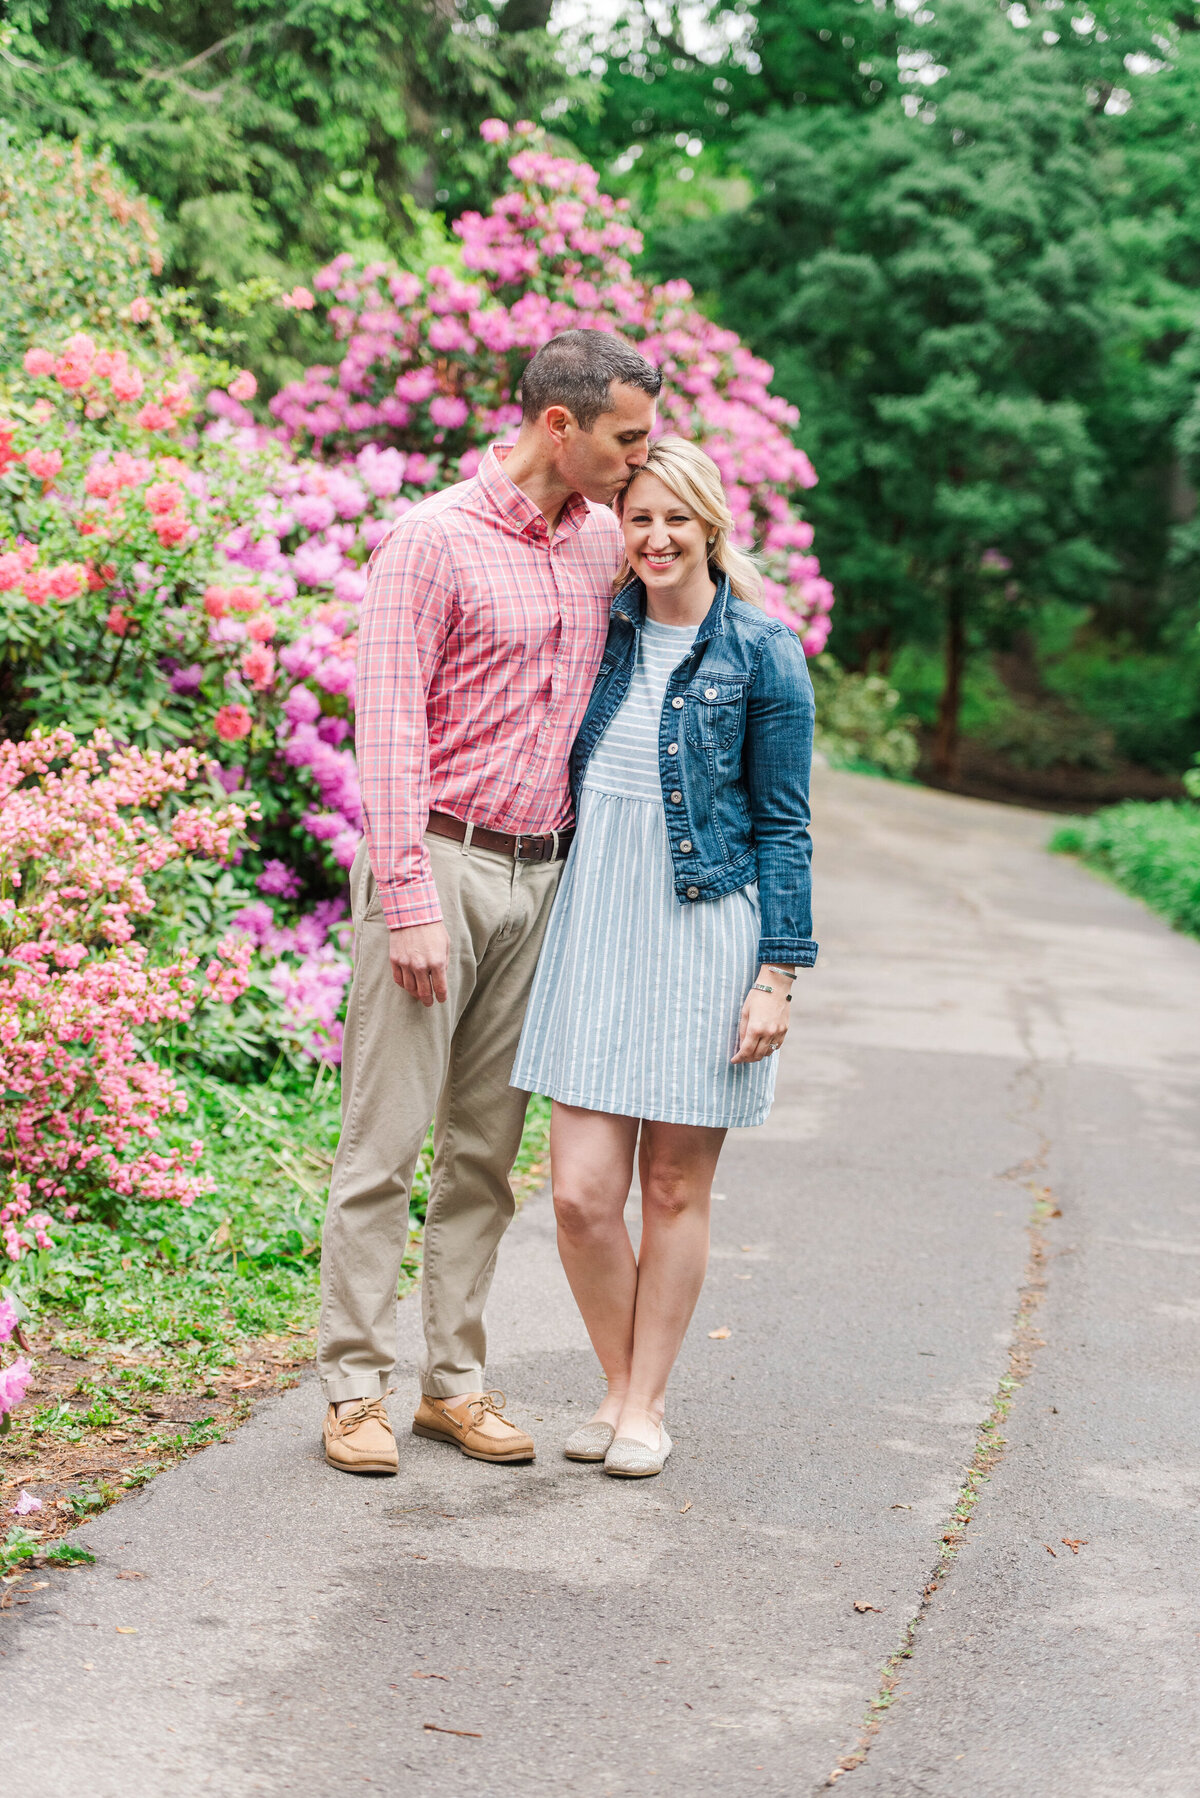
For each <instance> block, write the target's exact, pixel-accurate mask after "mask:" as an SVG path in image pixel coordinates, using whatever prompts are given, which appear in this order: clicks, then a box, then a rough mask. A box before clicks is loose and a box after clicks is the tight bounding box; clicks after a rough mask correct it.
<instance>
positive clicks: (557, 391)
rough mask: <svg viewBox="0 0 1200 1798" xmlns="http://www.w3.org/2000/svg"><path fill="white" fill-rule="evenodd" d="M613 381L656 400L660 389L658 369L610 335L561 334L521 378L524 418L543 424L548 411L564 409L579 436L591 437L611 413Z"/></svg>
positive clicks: (542, 349) (600, 332)
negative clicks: (582, 433) (587, 433)
mask: <svg viewBox="0 0 1200 1798" xmlns="http://www.w3.org/2000/svg"><path fill="white" fill-rule="evenodd" d="M614 381H620V382H623V383H624V385H625V386H626V387H640V388H641V390H642V392H643V393H648V394H650V395H651V396H652V397H657V395H658V391H659V389H660V387H661V386H662V376H661V375H660V374H659V372H658V370H657V369H656V368H655V366H654V364H653V363H652V362H647V360H646V358H645V357H644V356H639V354H638V352H637V351H636V350H635V349H631V348H630V346H629V344H627V343H623V342H622V341H621V339H620V338H619V337H614V336H613V334H612V332H611V331H560V332H559V334H558V336H557V337H552V338H551V339H550V341H549V343H547V344H543V345H542V348H541V349H540V350H539V351H538V353H537V355H536V356H535V357H534V358H533V361H532V362H530V363H529V364H528V366H527V367H526V369H525V373H524V374H523V375H522V376H521V385H520V389H519V393H520V400H521V417H522V418H523V419H526V420H529V419H535V418H540V417H541V416H542V413H543V412H544V411H545V410H546V407H547V406H565V407H566V408H567V411H568V412H570V413H571V414H572V416H573V417H574V419H575V422H576V424H577V425H578V426H579V428H580V430H582V431H590V430H591V428H592V426H593V425H594V424H595V422H596V420H597V419H598V418H599V416H600V414H601V413H602V412H608V411H610V410H611V407H612V385H613V382H614Z"/></svg>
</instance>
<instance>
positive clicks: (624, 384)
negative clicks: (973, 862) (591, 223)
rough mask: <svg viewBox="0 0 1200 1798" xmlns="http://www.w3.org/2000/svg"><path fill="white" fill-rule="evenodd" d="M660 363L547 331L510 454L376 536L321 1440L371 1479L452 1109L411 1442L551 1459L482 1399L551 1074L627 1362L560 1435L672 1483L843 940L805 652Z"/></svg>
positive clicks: (382, 1447) (561, 1152)
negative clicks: (753, 1189) (830, 928)
mask: <svg viewBox="0 0 1200 1798" xmlns="http://www.w3.org/2000/svg"><path fill="white" fill-rule="evenodd" d="M660 386H661V377H660V375H659V373H658V370H657V369H655V368H654V367H653V366H652V365H651V364H650V363H649V362H647V361H646V360H645V359H644V358H643V357H642V356H640V355H639V354H638V353H637V352H636V351H635V350H633V349H631V348H630V347H629V346H628V345H626V344H624V343H622V342H621V341H620V339H618V338H616V337H613V336H610V335H608V334H607V333H604V332H599V331H567V332H564V333H563V334H562V335H561V336H559V337H555V338H553V339H552V340H551V341H550V342H549V343H548V344H547V345H546V346H545V347H544V348H543V349H542V350H540V351H539V352H538V354H537V355H536V356H535V357H534V358H533V360H532V362H530V363H529V365H528V367H527V368H526V370H525V373H524V375H523V377H522V380H521V388H520V399H521V411H522V421H521V427H520V431H519V433H518V436H517V440H516V442H515V443H514V444H512V445H511V446H508V447H504V446H499V445H497V446H495V447H493V448H492V449H490V450H489V451H488V453H487V455H486V456H485V457H484V460H483V463H482V465H481V467H480V470H479V473H478V474H477V476H476V477H475V478H474V479H473V480H470V481H465V482H461V483H460V484H459V485H457V486H454V487H451V488H448V489H447V490H446V491H445V492H443V493H439V494H437V495H434V496H433V497H431V498H429V499H427V500H424V501H423V502H422V503H421V504H420V505H418V506H416V507H415V508H414V509H413V510H412V511H410V512H408V513H407V514H406V515H405V516H404V518H403V519H402V520H401V522H400V523H399V524H398V525H397V526H396V528H395V529H394V530H393V531H392V532H391V534H390V535H389V536H388V538H387V539H386V541H385V542H384V543H383V544H382V545H381V546H380V547H379V549H378V550H377V551H376V553H375V556H374V558H373V561H372V566H371V571H370V580H369V584H368V590H367V595H366V599H365V601H364V604H363V611H362V622H361V628H360V633H359V651H358V654H359V661H358V702H357V705H358V722H357V747H358V758H359V768H360V777H361V783H362V793H363V805H364V811H365V817H366V840H365V842H364V844H363V845H362V846H361V847H360V849H359V852H358V856H357V858H356V860H355V863H354V868H353V870H352V873H351V886H352V902H353V912H354V982H353V986H352V988H351V993H350V1002H349V1009H348V1014H347V1019H346V1031H345V1055H344V1066H343V1121H342V1134H341V1140H340V1142H339V1145H338V1151H337V1158H336V1161H335V1164H334V1170H333V1178H332V1183H331V1188H330V1198H329V1212H328V1217H327V1221H326V1227H325V1238H324V1249H323V1255H322V1316H321V1328H320V1339H319V1348H318V1367H319V1371H320V1374H321V1379H322V1384H323V1387H324V1391H325V1396H326V1398H327V1399H328V1400H329V1409H328V1412H327V1415H326V1419H325V1426H324V1441H325V1454H326V1458H327V1459H328V1460H329V1461H330V1463H331V1464H332V1465H333V1466H335V1467H338V1468H341V1469H343V1470H345V1471H347V1472H358V1473H394V1472H395V1471H396V1469H397V1455H396V1444H395V1440H394V1438H393V1435H392V1430H391V1425H390V1423H389V1421H388V1415H387V1411H386V1409H385V1406H384V1400H385V1398H386V1396H387V1390H388V1381H389V1379H390V1377H391V1373H392V1368H393V1363H394V1359H395V1346H396V1335H395V1332H396V1322H395V1312H396V1289H397V1282H398V1277H399V1273H400V1263H401V1257H402V1255H403V1253H404V1249H405V1245H406V1242H407V1237H408V1207H409V1192H410V1186H411V1181H412V1176H413V1169H414V1165H415V1163H416V1160H417V1156H418V1154H419V1152H420V1149H421V1145H422V1143H423V1141H424V1138H425V1133H426V1130H427V1128H428V1125H429V1121H430V1119H431V1118H433V1117H434V1116H435V1113H436V1125H435V1137H434V1141H435V1151H436V1153H435V1161H434V1169H433V1182H432V1188H431V1192H430V1198H429V1207H428V1215H427V1217H426V1223H425V1238H424V1279H423V1284H422V1315H423V1321H424V1330H425V1357H424V1363H423V1369H422V1380H421V1392H422V1397H421V1401H420V1404H419V1406H418V1408H417V1412H416V1416H415V1417H414V1419H413V1426H412V1427H413V1433H414V1434H415V1435H418V1436H425V1437H430V1438H433V1439H436V1440H439V1441H445V1442H448V1443H451V1444H454V1445H456V1446H457V1447H458V1448H459V1449H461V1451H462V1452H463V1453H464V1454H466V1455H470V1456H473V1457H474V1458H476V1459H478V1460H484V1461H502V1462H509V1461H531V1460H532V1459H533V1458H534V1444H533V1441H532V1439H531V1438H530V1437H529V1436H528V1435H527V1434H526V1433H525V1432H524V1431H523V1430H521V1429H519V1428H518V1427H517V1425H516V1424H514V1423H513V1422H512V1421H511V1420H510V1419H509V1418H508V1417H506V1416H505V1414H504V1398H503V1394H500V1393H495V1392H489V1391H488V1390H487V1385H486V1380H485V1377H484V1360H485V1349H486V1336H485V1331H484V1323H483V1309H484V1302H485V1300H486V1298H487V1294H488V1289H489V1287H490V1285H491V1280H492V1273H493V1269H494V1267H495V1261H496V1253H497V1250H498V1248H499V1244H500V1239H501V1237H502V1236H503V1234H504V1231H505V1230H506V1228H507V1227H508V1224H509V1223H510V1221H511V1219H512V1216H513V1209H514V1206H513V1196H512V1191H511V1188H510V1186H509V1174H510V1171H511V1169H512V1165H513V1162H514V1160H515V1159H516V1155H517V1149H518V1146H519V1143H520V1139H521V1131H522V1127H523V1123H524V1118H525V1109H526V1105H527V1102H528V1095H529V1094H530V1093H531V1092H540V1093H544V1094H547V1095H549V1096H550V1097H551V1098H552V1099H553V1101H554V1106H553V1117H552V1123H551V1137H550V1143H551V1166H552V1175H553V1189H554V1207H555V1214H556V1218H557V1223H558V1241H559V1248H560V1252H561V1255H562V1260H563V1266H564V1268H565V1270H566V1274H567V1278H568V1280H569V1281H570V1285H571V1290H572V1292H573V1293H574V1295H575V1299H576V1302H577V1303H578V1305H579V1309H580V1311H581V1313H582V1315H583V1319H584V1322H585V1324H586V1325H587V1330H588V1334H589V1336H590V1337H591V1340H592V1344H593V1347H594V1348H595V1351H596V1354H597V1356H598V1357H599V1360H600V1364H601V1366H602V1368H603V1370H604V1374H605V1376H606V1378H607V1381H608V1391H607V1395H606V1397H605V1398H604V1401H603V1403H602V1404H601V1405H600V1407H599V1409H598V1410H597V1411H596V1412H595V1415H594V1416H593V1417H592V1418H591V1419H590V1421H588V1422H586V1423H584V1424H583V1425H582V1426H581V1427H580V1428H579V1429H577V1430H576V1431H575V1432H574V1434H573V1435H572V1436H571V1437H570V1438H569V1439H568V1441H567V1443H566V1445H565V1452H566V1453H567V1455H568V1456H570V1457H571V1458H573V1459H575V1460H583V1461H602V1462H603V1463H604V1468H605V1471H606V1472H607V1473H610V1474H614V1475H623V1476H625V1477H629V1478H636V1477H643V1476H646V1475H651V1474H656V1473H659V1472H661V1470H662V1467H663V1464H664V1462H665V1461H666V1458H667V1456H668V1454H669V1453H670V1450H671V1442H670V1437H669V1436H668V1434H667V1430H666V1426H665V1423H664V1421H663V1413H664V1405H665V1399H666V1388H667V1380H668V1378H669V1375H670V1373H671V1369H672V1367H673V1365H674V1362H675V1358H676V1356H677V1354H678V1352H679V1349H680V1346H681V1344H682V1342H683V1338H684V1335H685V1333H686V1331H687V1327H688V1324H689V1321H690V1319H691V1315H692V1311H693V1309H694V1307H695V1304H696V1300H697V1298H698V1296H699V1293H700V1288H701V1286H702V1284H703V1282H704V1275H705V1269H706V1266H707V1260H708V1229H709V1202H710V1195H711V1189H712V1180H713V1174H714V1171H715V1169H716V1164H717V1157H718V1155H719V1154H720V1150H721V1144H722V1141H723V1139H724V1135H725V1131H726V1129H727V1128H729V1127H730V1126H731V1125H750V1124H759V1123H762V1122H763V1120H764V1119H765V1117H766V1115H767V1112H768V1111H769V1109H770V1105H771V1099H772V1095H773V1090H774V1082H775V1067H776V1062H775V1060H774V1059H773V1057H774V1056H775V1051H776V1050H777V1049H778V1048H779V1045H780V1043H781V1042H782V1041H783V1038H784V1036H785V1034H786V1032H787V1027H788V1007H789V1002H790V1000H791V989H792V983H793V980H794V977H795V973H796V969H797V968H798V967H810V966H811V965H812V963H813V961H814V959H815V956H816V944H815V943H814V942H813V941H812V939H811V923H810V913H809V850H810V845H809V830H808V824H809V812H808V774H809V763H810V754H811V744H812V723H813V702H812V686H811V683H810V681H809V677H808V671H807V668H806V667H805V663H804V656H803V653H802V651H801V649H800V646H799V644H798V642H797V640H796V638H795V637H794V636H793V634H792V633H791V632H790V631H789V630H787V629H786V628H785V627H784V626H783V625H782V624H780V623H778V622H776V621H774V620H772V619H769V618H768V617H766V615H765V614H764V612H763V611H762V609H761V603H760V593H761V581H760V578H759V575H758V573H757V570H756V569H755V567H754V565H753V563H752V562H751V561H750V560H749V558H748V557H747V556H745V555H742V554H741V553H739V552H738V551H737V550H735V549H734V548H733V547H732V546H731V545H730V543H729V541H728V533H729V530H730V527H731V522H732V521H731V518H730V511H729V506H728V503H727V501H726V498H725V494H724V492H723V490H722V486H721V480H720V475H719V473H718V471H717V468H716V466H715V464H714V463H713V462H712V461H711V460H710V458H709V457H708V456H707V455H705V453H704V452H703V451H702V450H700V449H699V448H697V447H696V445H694V444H691V443H688V442H685V441H684V440H683V439H682V438H679V437H663V438H660V439H658V440H657V441H656V442H654V443H653V444H652V443H651V441H650V437H651V432H652V430H653V427H654V423H655V401H656V396H657V394H658V392H659V389H660ZM614 595H615V597H614ZM573 826H574V827H573ZM635 1152H636V1154H637V1159H638V1170H639V1174H640V1182H641V1192H642V1233H641V1243H640V1250H639V1252H638V1253H637V1254H636V1255H635V1252H634V1248H633V1245H632V1243H631V1241H630V1238H629V1235H628V1232H627V1230H626V1227H625V1222H624V1210H625V1204H626V1200H627V1198H628V1195H629V1191H630V1186H631V1183H632V1178H633V1165H634V1156H635Z"/></svg>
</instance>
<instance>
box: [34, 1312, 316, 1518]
mask: <svg viewBox="0 0 1200 1798" xmlns="http://www.w3.org/2000/svg"><path fill="white" fill-rule="evenodd" d="M315 1334H316V1333H315V1331H305V1332H302V1333H301V1332H296V1333H292V1334H289V1335H287V1336H265V1337H262V1338H261V1339H259V1340H257V1341H253V1342H247V1343H245V1344H244V1345H242V1348H241V1350H240V1352H239V1356H238V1361H237V1364H236V1366H232V1367H224V1368H221V1369H220V1370H219V1371H218V1370H214V1369H211V1368H206V1369H201V1370H200V1371H198V1372H189V1371H187V1370H184V1369H181V1368H180V1366H179V1364H178V1363H177V1362H172V1361H164V1360H156V1359H154V1358H152V1357H149V1356H146V1355H141V1354H138V1353H137V1352H136V1350H133V1349H126V1348H124V1347H121V1346H119V1345H116V1344H113V1343H100V1344H95V1345H90V1347H88V1348H87V1349H85V1348H84V1347H83V1346H81V1345H78V1344H75V1343H72V1348H73V1349H74V1350H75V1352H67V1350H66V1349H64V1348H63V1347H62V1346H61V1341H62V1339H61V1337H60V1336H59V1335H58V1333H57V1332H56V1331H55V1329H54V1328H53V1326H47V1327H45V1328H43V1329H42V1330H35V1331H33V1332H31V1333H30V1334H29V1335H28V1337H27V1340H28V1343H29V1351H30V1353H31V1355H32V1359H33V1364H34V1375H33V1382H32V1383H31V1385H30V1387H29V1389H28V1392H27V1394H26V1398H25V1401H24V1403H23V1404H22V1405H21V1407H20V1408H19V1410H18V1411H17V1412H15V1413H14V1415H13V1423H12V1428H11V1429H10V1431H9V1433H8V1434H7V1435H6V1436H4V1437H2V1438H0V1514H2V1515H3V1519H4V1524H3V1527H0V1538H2V1537H3V1534H4V1531H5V1530H6V1529H7V1528H9V1527H11V1525H12V1524H13V1523H18V1522H19V1523H20V1524H21V1525H22V1526H23V1527H25V1528H28V1529H30V1530H32V1531H35V1532H36V1533H37V1535H38V1537H39V1547H46V1546H48V1545H49V1544H50V1543H51V1542H53V1541H54V1540H55V1538H56V1537H58V1536H61V1535H63V1534H64V1533H65V1532H66V1531H67V1530H69V1529H72V1528H73V1527H74V1526H75V1525H76V1524H77V1523H80V1522H81V1521H83V1520H84V1519H86V1518H88V1517H91V1516H94V1515H95V1514H96V1513H97V1512H98V1511H102V1510H105V1509H107V1507H108V1506H109V1505H110V1504H115V1503H116V1502H117V1501H118V1500H120V1499H122V1498H125V1497H127V1496H128V1495H129V1493H130V1492H135V1491H137V1490H138V1488H139V1487H141V1486H144V1485H145V1484H146V1482H147V1481H148V1480H150V1479H153V1477H154V1475H155V1474H156V1473H161V1472H162V1471H163V1469H164V1468H166V1467H170V1466H172V1465H173V1464H174V1463H175V1462H176V1461H179V1460H182V1459H183V1458H184V1457H185V1456H187V1455H192V1454H196V1453H198V1452H199V1450H200V1449H202V1448H206V1447H208V1445H209V1444H210V1443H212V1442H216V1441H218V1440H219V1439H220V1438H221V1437H222V1436H224V1435H225V1434H226V1433H227V1432H228V1431H229V1430H230V1429H232V1428H234V1427H235V1426H236V1425H237V1424H239V1423H241V1422H242V1421H243V1419H244V1418H246V1417H247V1416H248V1415H249V1413H250V1411H251V1410H252V1409H253V1406H254V1402H255V1400H256V1399H258V1398H262V1397H265V1396H266V1394H267V1393H269V1392H273V1391H277V1390H279V1389H280V1388H281V1387H286V1386H290V1385H294V1384H295V1375H296V1370H297V1369H298V1368H300V1367H302V1366H303V1365H304V1363H305V1362H306V1361H308V1360H310V1359H311V1358H312V1354H313V1350H314V1346H315ZM22 1492H25V1493H27V1494H28V1495H29V1497H30V1498H32V1499H36V1500H38V1501H40V1506H41V1508H40V1510H30V1511H27V1512H26V1513H25V1514H24V1515H18V1514H17V1513H16V1505H17V1502H18V1500H19V1498H20V1494H21V1493H22Z"/></svg>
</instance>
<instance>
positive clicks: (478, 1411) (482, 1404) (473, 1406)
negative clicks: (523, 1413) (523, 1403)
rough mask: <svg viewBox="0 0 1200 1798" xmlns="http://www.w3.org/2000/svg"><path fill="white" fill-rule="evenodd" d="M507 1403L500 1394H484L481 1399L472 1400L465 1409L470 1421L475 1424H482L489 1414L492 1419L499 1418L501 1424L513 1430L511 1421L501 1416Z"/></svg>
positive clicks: (514, 1426) (513, 1425) (513, 1426)
mask: <svg viewBox="0 0 1200 1798" xmlns="http://www.w3.org/2000/svg"><path fill="white" fill-rule="evenodd" d="M507 1403H508V1400H507V1399H506V1398H505V1396H504V1394H503V1393H502V1392H485V1393H484V1394H483V1396H482V1398H473V1399H472V1400H471V1403H470V1404H469V1406H468V1407H467V1409H468V1410H469V1411H470V1413H471V1419H472V1421H473V1422H474V1423H476V1424H480V1423H482V1422H483V1420H484V1418H485V1417H486V1416H487V1415H488V1413H489V1412H490V1413H491V1415H492V1416H493V1417H499V1418H500V1422H501V1423H506V1424H508V1426H509V1428H510V1429H515V1428H516V1425H515V1424H514V1423H513V1422H512V1420H511V1419H510V1418H507V1417H504V1416H503V1415H502V1412H503V1410H504V1407H505V1405H506V1404H507Z"/></svg>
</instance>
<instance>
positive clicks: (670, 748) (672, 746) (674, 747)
mask: <svg viewBox="0 0 1200 1798" xmlns="http://www.w3.org/2000/svg"><path fill="white" fill-rule="evenodd" d="M667 754H668V755H678V754H679V745H678V743H668V744H667Z"/></svg>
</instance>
